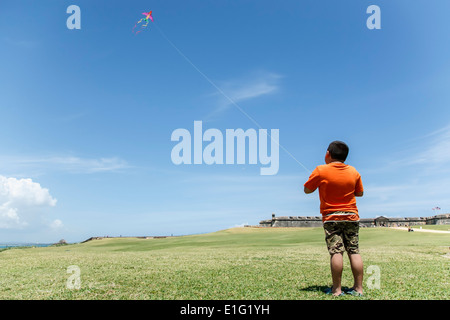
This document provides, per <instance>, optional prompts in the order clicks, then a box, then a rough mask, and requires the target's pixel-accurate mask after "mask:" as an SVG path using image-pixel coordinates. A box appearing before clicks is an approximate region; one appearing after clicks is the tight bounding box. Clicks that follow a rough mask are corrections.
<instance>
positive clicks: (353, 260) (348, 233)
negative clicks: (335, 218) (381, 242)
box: [344, 222, 364, 294]
mask: <svg viewBox="0 0 450 320" xmlns="http://www.w3.org/2000/svg"><path fill="white" fill-rule="evenodd" d="M344 243H345V249H346V250H347V254H348V258H349V260H350V265H351V268H352V273H353V279H354V283H353V289H354V290H355V291H357V292H359V293H361V294H362V293H363V287H362V284H363V276H364V267H363V261H362V258H361V255H360V254H359V223H358V222H346V226H345V230H344Z"/></svg>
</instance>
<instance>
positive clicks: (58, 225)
mask: <svg viewBox="0 0 450 320" xmlns="http://www.w3.org/2000/svg"><path fill="white" fill-rule="evenodd" d="M63 226H64V225H63V223H62V221H61V220H59V219H56V220H54V221H53V222H52V223H51V224H50V227H51V228H52V229H60V228H62V227H63Z"/></svg>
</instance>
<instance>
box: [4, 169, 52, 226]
mask: <svg viewBox="0 0 450 320" xmlns="http://www.w3.org/2000/svg"><path fill="white" fill-rule="evenodd" d="M56 202H57V200H56V199H54V198H53V197H52V196H51V195H50V193H49V190H48V189H46V188H42V187H41V185H40V184H39V183H37V182H33V181H32V180H31V179H16V178H7V177H4V176H0V228H22V227H25V226H27V225H28V223H29V221H30V220H32V219H34V218H35V217H36V216H39V215H41V214H42V210H43V209H44V208H48V207H54V206H55V205H56Z"/></svg>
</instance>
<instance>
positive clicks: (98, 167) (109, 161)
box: [1, 155, 129, 175]
mask: <svg viewBox="0 0 450 320" xmlns="http://www.w3.org/2000/svg"><path fill="white" fill-rule="evenodd" d="M1 167H2V170H3V171H5V170H8V171H10V172H11V171H12V172H21V171H23V170H25V171H26V172H30V171H33V172H36V171H37V172H42V171H55V170H56V171H63V172H67V173H75V174H90V173H100V172H115V171H119V170H121V169H125V168H129V165H128V163H127V162H126V161H125V160H123V159H121V158H118V157H109V158H80V157H76V156H60V155H57V156H54V155H49V156H21V157H18V156H3V157H1ZM14 175H17V173H15V174H14Z"/></svg>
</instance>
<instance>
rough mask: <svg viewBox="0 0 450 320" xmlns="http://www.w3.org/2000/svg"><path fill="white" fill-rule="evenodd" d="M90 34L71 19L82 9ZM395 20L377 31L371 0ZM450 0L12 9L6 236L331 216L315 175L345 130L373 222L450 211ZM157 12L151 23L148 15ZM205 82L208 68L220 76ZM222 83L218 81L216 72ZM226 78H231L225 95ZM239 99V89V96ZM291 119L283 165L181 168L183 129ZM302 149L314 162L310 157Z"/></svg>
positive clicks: (6, 25)
mask: <svg viewBox="0 0 450 320" xmlns="http://www.w3.org/2000/svg"><path fill="white" fill-rule="evenodd" d="M72 4H75V5H78V6H79V7H80V9H81V29H80V30H76V29H75V30H69V29H68V28H67V26H66V20H67V18H68V17H69V16H70V14H67V13H66V9H67V7H68V6H69V5H72ZM372 4H375V5H378V6H379V7H380V9H381V29H380V30H369V29H368V28H367V27H366V20H367V19H368V18H369V16H370V14H367V13H366V9H367V7H368V6H369V5H372ZM449 9H450V4H449V3H447V2H444V1H429V0H428V1H424V0H420V1H419V0H418V1H414V2H411V1H401V0H390V1H385V0H375V1H361V0H352V1H322V0H321V1H317V0H315V1H298V0H297V1H265V0H258V1H256V0H255V1H250V0H245V1H244V0H242V1H241V0H240V1H229V0H228V1H221V0H217V1H206V0H193V1H168V0H165V1H111V0H109V1H106V0H96V1H75V0H73V1H56V0H54V1H50V0H42V1H38V2H37V1H22V0H19V1H16V0H14V1H13V0H3V1H2V2H1V4H0V30H1V31H0V48H1V50H0V61H1V63H0V81H1V86H0V112H1V117H0V118H1V123H2V125H1V126H0V228H1V230H0V231H1V232H0V234H1V236H0V242H6V241H37V242H53V241H55V242H56V241H58V240H59V239H61V238H64V239H66V240H67V241H72V242H75V241H81V240H84V239H86V238H88V237H91V236H104V235H110V236H119V235H123V236H127V235H129V236H134V235H170V234H173V235H183V234H192V233H203V232H212V231H217V230H221V229H225V228H229V227H233V226H238V225H243V224H251V225H255V224H258V223H259V221H260V220H262V219H267V218H270V216H271V214H272V213H275V214H276V215H279V216H281V215H288V216H298V215H307V216H312V215H319V200H318V194H317V193H314V194H312V195H305V194H303V192H302V188H303V183H304V182H305V181H306V180H307V178H308V175H309V172H308V171H311V170H313V169H314V167H315V166H317V165H319V164H322V163H323V158H324V153H325V150H326V148H327V146H328V144H329V142H331V141H333V140H343V141H345V142H347V143H348V145H349V146H350V154H349V157H348V159H347V163H348V164H350V165H353V166H355V167H356V168H357V169H358V171H359V172H360V173H361V175H362V179H363V183H364V187H365V196H364V197H363V198H361V199H358V207H359V210H360V216H361V217H363V218H368V217H375V216H379V215H385V216H392V217H394V216H395V217H398V216H431V215H433V214H434V213H435V212H434V211H433V210H432V208H433V207H436V206H439V207H440V208H441V211H440V212H441V213H444V212H449V211H450V197H449V192H448V190H450V185H449V184H450V179H449V178H450V170H449V169H448V168H449V163H450V160H449V159H450V152H449V151H448V150H450V108H448V105H449V103H450V90H448V87H449V84H450V82H449V80H450V60H449V58H448V57H450V43H449V41H448V35H449V31H450V27H449V24H448V22H447V16H448V14H447V12H448V11H449ZM148 10H152V11H153V17H154V19H155V22H154V23H153V24H152V23H150V24H149V26H148V28H147V29H146V30H144V31H143V32H141V33H139V34H138V35H134V34H133V33H132V28H133V26H134V24H135V22H136V21H137V20H139V19H140V18H141V12H144V11H148ZM208 79H209V80H210V81H208ZM211 82H212V83H213V84H214V85H212V83H211ZM218 88H219V89H220V91H219V90H218ZM223 93H224V94H225V95H224V94H223ZM227 97H229V98H231V99H232V100H233V101H234V102H235V104H236V105H237V106H239V108H241V109H242V110H243V111H245V113H246V114H247V115H249V116H250V117H251V118H252V119H253V120H254V121H255V122H257V123H258V125H260V127H261V128H265V129H268V130H270V129H279V135H280V145H282V146H283V147H284V148H285V150H287V151H288V152H289V154H288V153H287V152H286V151H285V150H282V149H280V158H279V171H278V173H277V174H276V175H273V176H261V175H260V174H259V170H260V167H261V165H260V164H257V165H251V164H244V165H237V164H234V165H227V164H223V165H206V164H202V165H178V166H177V165H175V164H173V163H172V161H171V150H172V148H173V147H174V146H175V145H176V142H173V141H171V134H172V132H173V131H174V130H176V129H178V128H185V129H187V130H189V131H190V132H193V126H194V121H202V122H203V127H204V130H206V129H208V128H215V129H218V130H220V131H222V132H223V133H225V131H226V129H237V128H242V129H244V130H247V129H251V128H253V129H258V127H257V126H256V125H255V123H254V122H252V121H251V120H250V119H249V118H248V117H247V116H246V115H245V114H244V113H243V112H241V110H239V108H237V106H236V105H235V104H233V103H230V101H229V100H228V99H227ZM299 162H300V163H301V164H302V165H303V166H305V167H306V168H307V169H308V171H307V170H305V168H303V167H302V166H301V165H300V164H299Z"/></svg>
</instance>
